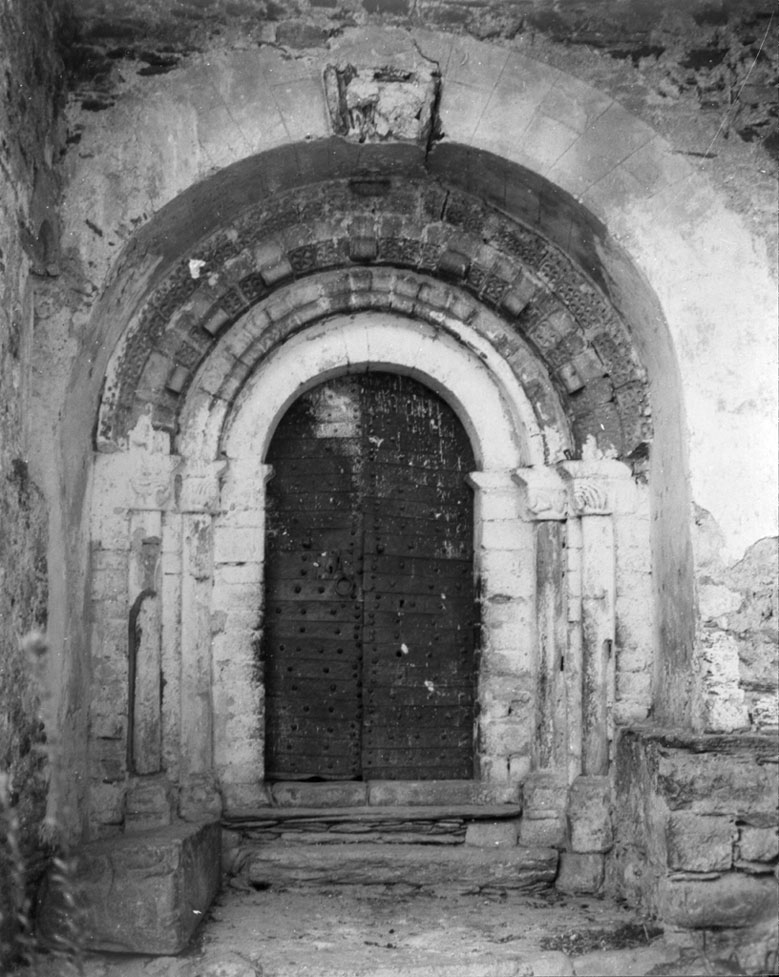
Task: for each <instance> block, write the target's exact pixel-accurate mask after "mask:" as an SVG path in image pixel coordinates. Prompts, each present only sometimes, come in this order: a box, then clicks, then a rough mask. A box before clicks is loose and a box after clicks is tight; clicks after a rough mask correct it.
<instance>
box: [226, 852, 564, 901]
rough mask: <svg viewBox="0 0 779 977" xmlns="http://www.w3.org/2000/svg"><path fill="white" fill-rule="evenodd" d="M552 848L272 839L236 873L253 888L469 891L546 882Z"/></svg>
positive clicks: (553, 867)
mask: <svg viewBox="0 0 779 977" xmlns="http://www.w3.org/2000/svg"><path fill="white" fill-rule="evenodd" d="M556 872H557V851H556V849H554V848H538V849H529V848H520V847H518V846H514V847H513V848H508V847H505V848H494V849H484V848H475V847H473V846H471V845H465V844H463V845H458V846H452V847H445V848H440V847H437V846H433V845H420V844H403V845H393V846H390V845H386V844H377V843H375V842H367V843H366V842H361V843H357V844H348V845H326V846H319V845H311V844H307V843H300V842H294V841H272V842H267V843H265V844H263V845H260V846H258V847H257V848H256V849H254V850H253V851H249V852H248V853H247V855H246V858H245V861H244V863H243V864H242V865H241V868H240V874H241V876H242V877H243V878H245V879H246V881H247V882H248V884H249V885H251V886H252V887H255V888H261V889H270V888H274V887H275V888H288V887H290V886H301V885H317V886H323V885H331V886H332V885H385V886H386V885H404V886H413V887H417V888H431V889H437V888H441V887H446V888H447V889H448V890H449V891H451V892H458V893H471V892H480V891H484V890H488V889H504V890H509V889H527V888H531V887H534V886H547V885H550V884H551V883H552V882H553V881H554V878H555V874H556Z"/></svg>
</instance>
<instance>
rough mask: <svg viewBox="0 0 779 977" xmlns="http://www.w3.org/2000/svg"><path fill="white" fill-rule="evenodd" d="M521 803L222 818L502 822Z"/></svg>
mask: <svg viewBox="0 0 779 977" xmlns="http://www.w3.org/2000/svg"><path fill="white" fill-rule="evenodd" d="M521 813H522V808H521V806H520V805H519V804H448V805H422V804H415V805H385V806H382V807H370V806H361V807H350V808H343V807H297V808H293V807H286V808H285V807H258V808H254V809H252V810H251V811H243V812H240V813H236V814H232V815H229V816H226V817H223V818H222V824H223V825H224V826H225V827H227V828H244V827H254V826H257V825H261V824H266V823H269V822H272V823H274V824H276V823H278V822H285V823H290V822H301V823H305V822H315V823H321V822H323V821H324V822H328V823H349V822H362V823H373V824H381V823H382V822H384V821H449V820H455V819H456V820H462V821H500V820H502V819H504V818H517V817H519V816H520V814H521Z"/></svg>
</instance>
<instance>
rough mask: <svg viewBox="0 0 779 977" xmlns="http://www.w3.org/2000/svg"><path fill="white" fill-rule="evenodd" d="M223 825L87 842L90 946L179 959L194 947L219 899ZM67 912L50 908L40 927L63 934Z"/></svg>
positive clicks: (82, 883) (80, 877) (80, 879)
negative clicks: (177, 955)
mask: <svg viewBox="0 0 779 977" xmlns="http://www.w3.org/2000/svg"><path fill="white" fill-rule="evenodd" d="M219 875H220V828H219V825H218V824H217V823H212V824H200V825H190V824H176V825H172V826H170V827H167V828H161V829H157V830H154V831H149V832H144V833H143V834H136V835H120V836H117V837H114V838H110V839H106V840H105V841H98V842H93V843H92V844H89V845H85V846H84V848H83V849H82V850H81V852H80V853H79V856H78V868H77V875H76V885H77V886H78V887H79V889H80V890H81V892H82V893H83V898H84V904H85V910H84V912H85V920H84V929H83V932H84V938H85V941H86V946H87V949H89V950H100V951H104V952H105V951H107V952H119V953H144V954H174V953H179V952H180V951H181V950H183V949H184V947H185V946H186V945H187V943H188V942H189V940H190V938H191V936H192V934H193V933H194V931H195V929H196V928H197V925H198V923H199V922H200V920H202V918H203V914H204V913H205V912H206V910H207V909H208V907H209V906H210V905H211V902H212V900H213V898H214V896H215V895H216V892H217V889H218V888H219ZM64 911H65V910H63V907H61V906H59V905H58V904H57V903H56V902H55V899H54V896H49V897H48V898H47V901H46V902H45V903H44V907H43V911H42V918H41V925H42V928H43V931H44V933H45V934H46V936H47V937H52V936H53V935H55V933H56V932H57V928H58V925H59V920H60V919H61V913H63V912H64Z"/></svg>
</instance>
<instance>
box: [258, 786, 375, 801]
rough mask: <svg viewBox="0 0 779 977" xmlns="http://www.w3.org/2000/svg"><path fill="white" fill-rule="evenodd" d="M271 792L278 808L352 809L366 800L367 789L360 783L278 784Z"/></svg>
mask: <svg viewBox="0 0 779 977" xmlns="http://www.w3.org/2000/svg"><path fill="white" fill-rule="evenodd" d="M272 790H273V801H274V803H275V804H278V806H279V807H352V806H355V805H358V806H359V805H361V804H366V803H367V799H368V789H367V787H366V785H365V784H360V783H323V784H315V783H311V784H308V783H289V784H285V783H279V784H274V785H273V788H272Z"/></svg>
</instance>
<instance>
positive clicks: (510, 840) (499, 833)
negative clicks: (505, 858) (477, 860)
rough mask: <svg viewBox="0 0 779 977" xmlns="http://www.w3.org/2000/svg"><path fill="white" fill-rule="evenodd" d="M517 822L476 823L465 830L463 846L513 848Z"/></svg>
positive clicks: (515, 841) (515, 840)
mask: <svg viewBox="0 0 779 977" xmlns="http://www.w3.org/2000/svg"><path fill="white" fill-rule="evenodd" d="M518 827H519V822H518V821H515V820H513V819H512V820H510V821H476V822H474V823H472V824H469V825H468V827H467V828H466V830H465V844H466V845H472V846H473V847H474V848H513V847H514V846H515V845H516V843H517V829H518Z"/></svg>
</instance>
